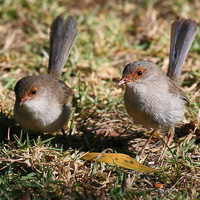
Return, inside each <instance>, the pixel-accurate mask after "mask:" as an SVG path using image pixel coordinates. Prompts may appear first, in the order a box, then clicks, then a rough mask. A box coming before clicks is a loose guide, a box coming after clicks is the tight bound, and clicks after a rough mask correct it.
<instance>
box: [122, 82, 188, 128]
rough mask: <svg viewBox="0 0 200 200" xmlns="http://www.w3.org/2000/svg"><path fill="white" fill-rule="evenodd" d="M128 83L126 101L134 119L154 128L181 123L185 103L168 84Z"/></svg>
mask: <svg viewBox="0 0 200 200" xmlns="http://www.w3.org/2000/svg"><path fill="white" fill-rule="evenodd" d="M151 85H152V87H151V86H149V85H144V84H137V85H136V84H135V85H133V84H132V85H131V84H129V85H128V84H127V87H126V92H125V95H124V103H125V107H126V110H127V112H128V114H129V115H130V116H131V117H132V118H133V120H134V121H136V122H138V123H140V124H142V125H144V126H146V127H149V128H154V129H159V128H169V127H171V126H174V125H176V124H179V123H180V122H181V120H182V118H183V116H184V103H183V101H182V100H181V98H180V97H177V96H175V95H173V94H170V93H169V92H168V88H167V85H162V87H160V85H159V83H157V84H156V83H155V84H154V85H153V84H151Z"/></svg>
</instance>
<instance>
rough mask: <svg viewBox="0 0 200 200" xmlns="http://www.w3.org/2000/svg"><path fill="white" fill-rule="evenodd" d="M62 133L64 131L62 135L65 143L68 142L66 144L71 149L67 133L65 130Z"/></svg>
mask: <svg viewBox="0 0 200 200" xmlns="http://www.w3.org/2000/svg"><path fill="white" fill-rule="evenodd" d="M61 131H62V134H63V136H64V140H65V142H66V144H67V147H68V148H69V147H70V143H69V140H68V137H67V134H66V133H65V129H62V130H61Z"/></svg>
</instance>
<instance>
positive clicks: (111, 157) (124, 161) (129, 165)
mask: <svg viewBox="0 0 200 200" xmlns="http://www.w3.org/2000/svg"><path fill="white" fill-rule="evenodd" d="M98 157H99V158H98ZM82 159H83V160H93V161H95V160H96V159H98V161H99V162H104V163H107V164H111V165H114V163H116V164H117V165H118V166H120V167H124V168H126V169H132V170H136V171H138V172H146V173H158V172H160V171H159V170H156V169H151V168H149V167H146V166H145V165H142V164H140V163H139V162H137V161H136V160H135V159H133V158H131V157H130V156H128V155H126V154H122V153H102V155H100V153H87V154H86V155H85V156H83V157H82Z"/></svg>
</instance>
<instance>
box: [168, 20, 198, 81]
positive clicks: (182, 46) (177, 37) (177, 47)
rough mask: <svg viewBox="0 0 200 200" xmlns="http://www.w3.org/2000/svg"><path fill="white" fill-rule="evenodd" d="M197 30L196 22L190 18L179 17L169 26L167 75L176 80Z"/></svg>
mask: <svg viewBox="0 0 200 200" xmlns="http://www.w3.org/2000/svg"><path fill="white" fill-rule="evenodd" d="M196 32H197V24H196V22H195V21H194V20H192V19H180V20H177V21H175V22H174V23H173V24H172V26H171V44H170V55H169V67H168V71H167V76H169V77H170V78H171V79H172V80H173V81H175V82H178V81H179V78H180V76H181V69H182V66H183V63H184V61H185V58H186V56H187V54H188V52H189V50H190V47H191V45H192V43H193V41H194V38H195V36H196Z"/></svg>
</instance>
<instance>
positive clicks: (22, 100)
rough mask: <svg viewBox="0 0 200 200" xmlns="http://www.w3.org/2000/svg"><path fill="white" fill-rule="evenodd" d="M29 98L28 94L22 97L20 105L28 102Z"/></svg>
mask: <svg viewBox="0 0 200 200" xmlns="http://www.w3.org/2000/svg"><path fill="white" fill-rule="evenodd" d="M27 100H28V96H25V97H23V98H22V99H21V101H20V103H19V105H20V106H21V105H23V103H24V102H26V101H27Z"/></svg>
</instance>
